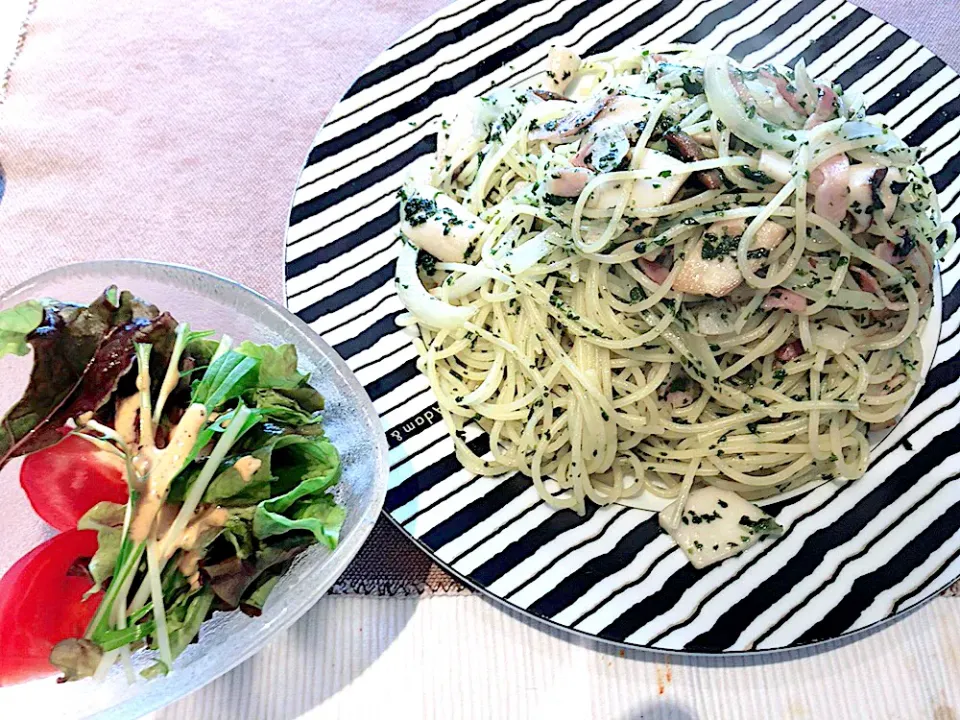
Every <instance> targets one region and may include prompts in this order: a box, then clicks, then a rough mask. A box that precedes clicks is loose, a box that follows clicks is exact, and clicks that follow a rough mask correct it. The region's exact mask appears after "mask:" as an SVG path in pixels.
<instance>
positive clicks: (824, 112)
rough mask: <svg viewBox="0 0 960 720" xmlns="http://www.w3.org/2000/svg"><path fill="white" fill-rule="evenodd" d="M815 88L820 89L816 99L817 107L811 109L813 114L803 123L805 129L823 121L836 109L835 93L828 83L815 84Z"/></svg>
mask: <svg viewBox="0 0 960 720" xmlns="http://www.w3.org/2000/svg"><path fill="white" fill-rule="evenodd" d="M817 90H819V91H820V97H819V98H818V100H817V107H816V109H815V110H814V111H813V115H811V116H810V117H809V118H808V119H807V123H806V125H805V127H806V129H807V130H809V129H810V128H815V127H816V126H817V125H822V124H823V123H825V122H826V121H827V120H829V119H830V116H831V115H833V112H834V110H835V109H836V105H837V94H836V93H835V92H834V91H833V88H832V87H830V86H829V85H824V84H820V85H817Z"/></svg>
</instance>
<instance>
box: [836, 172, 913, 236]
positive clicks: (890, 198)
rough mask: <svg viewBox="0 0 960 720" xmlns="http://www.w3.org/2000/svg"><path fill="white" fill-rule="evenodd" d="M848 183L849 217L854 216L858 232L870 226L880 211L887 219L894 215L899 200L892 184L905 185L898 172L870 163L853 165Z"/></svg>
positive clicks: (855, 230)
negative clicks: (876, 213) (874, 216)
mask: <svg viewBox="0 0 960 720" xmlns="http://www.w3.org/2000/svg"><path fill="white" fill-rule="evenodd" d="M849 182H850V214H851V215H853V219H854V228H853V231H854V232H855V233H861V232H863V231H865V230H866V229H867V228H868V227H870V224H871V223H872V222H873V213H874V211H875V210H880V211H881V212H882V213H883V217H884V219H885V220H889V219H890V218H891V217H892V216H893V211H894V210H896V209H897V199H898V198H897V195H896V194H895V193H894V192H893V190H891V189H890V185H891V183H901V182H903V175H902V174H901V173H900V171H899V170H898V169H896V168H885V167H881V166H880V165H873V164H871V163H864V164H862V165H851V166H850V175H849Z"/></svg>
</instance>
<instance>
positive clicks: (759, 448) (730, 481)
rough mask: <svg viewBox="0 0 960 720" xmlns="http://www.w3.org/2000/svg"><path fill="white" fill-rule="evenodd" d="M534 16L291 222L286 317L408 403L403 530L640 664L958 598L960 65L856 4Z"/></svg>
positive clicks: (708, 5) (418, 104)
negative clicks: (645, 650) (647, 654)
mask: <svg viewBox="0 0 960 720" xmlns="http://www.w3.org/2000/svg"><path fill="white" fill-rule="evenodd" d="M561 4H563V3H561ZM508 5H509V4H508V3H503V4H498V5H489V4H487V3H473V4H468V3H462V4H457V5H454V6H453V7H452V8H451V9H448V10H446V11H444V12H443V13H441V14H440V15H438V16H437V17H435V18H434V19H432V20H431V21H429V22H427V23H425V24H423V25H421V26H420V27H419V28H416V29H414V30H413V31H412V32H411V33H410V34H409V35H408V36H407V37H406V38H404V39H402V40H401V41H400V42H398V43H397V44H396V45H394V46H393V47H392V48H390V49H389V50H388V51H386V53H385V54H384V55H383V57H382V58H381V59H380V60H378V61H377V62H375V63H374V65H373V66H372V67H371V68H370V69H369V70H368V71H367V72H366V73H365V74H364V75H363V76H361V77H360V78H359V79H358V81H357V82H356V84H355V85H354V86H353V88H351V90H350V91H348V93H347V95H346V96H345V97H344V99H343V100H342V101H341V103H340V104H339V105H338V106H337V107H336V108H335V109H334V111H333V112H332V114H331V116H330V118H328V121H327V124H326V126H325V127H324V129H323V130H321V132H320V134H319V135H318V138H317V141H316V143H315V146H314V148H313V150H312V151H311V153H310V155H309V157H308V160H307V164H306V167H305V168H304V171H303V174H302V176H301V183H300V186H299V188H298V190H297V193H296V195H295V197H294V205H293V209H292V211H291V225H290V229H289V231H288V264H287V277H288V281H287V295H288V305H289V306H290V307H291V309H293V310H294V311H295V312H297V313H298V314H300V316H301V317H302V318H304V319H305V320H307V321H308V322H310V323H311V324H312V326H313V327H314V329H316V330H317V331H318V332H320V333H321V334H322V335H323V336H324V337H325V339H327V340H328V342H331V344H333V345H334V346H335V348H336V349H337V350H338V351H339V352H340V353H341V354H342V355H343V356H344V357H345V358H346V359H347V361H348V363H349V364H350V365H351V367H352V368H353V369H354V370H355V371H356V372H357V374H358V376H359V377H360V378H361V381H362V382H363V383H364V384H365V386H366V389H367V391H368V393H369V394H370V395H371V397H372V398H373V400H374V403H375V405H376V406H377V409H378V412H380V415H381V419H382V422H383V426H384V429H385V431H386V432H387V437H388V440H389V443H390V445H391V448H392V450H391V460H392V466H393V467H392V471H391V479H390V488H391V489H390V491H389V493H388V497H387V503H386V512H387V513H388V515H389V516H390V517H391V519H393V520H394V522H395V523H396V524H397V525H398V526H399V527H400V528H401V529H402V530H404V531H405V532H406V533H408V534H409V535H410V536H411V537H412V538H413V539H414V540H415V541H417V542H418V543H419V544H420V545H422V546H423V547H424V548H425V549H426V550H427V551H428V552H430V553H431V554H432V555H433V556H434V557H435V558H436V559H437V560H438V561H439V562H441V563H442V564H444V566H445V567H447V568H448V569H449V570H451V571H452V572H453V573H455V574H457V575H458V576H460V577H461V578H463V579H464V580H465V581H466V582H467V583H469V584H471V585H473V586H474V587H477V588H479V589H481V590H483V591H484V592H487V593H488V594H490V595H491V596H493V597H495V598H498V599H500V600H503V601H505V602H507V603H509V604H511V605H513V606H514V607H516V608H518V609H520V610H521V611H524V612H526V613H528V614H530V615H532V616H534V617H537V618H539V619H542V620H546V621H548V622H551V623H553V624H555V625H557V626H560V627H563V628H567V629H570V630H573V631H575V632H579V633H583V634H587V635H591V636H595V637H598V638H601V639H604V640H609V641H613V642H618V643H625V644H631V645H639V646H645V647H656V648H661V649H668V650H676V651H690V652H744V651H758V650H771V649H780V648H786V647H794V646H797V645H801V644H807V643H811V642H817V641H822V640H828V639H832V638H836V637H840V636H843V635H845V634H847V633H851V632H855V631H857V630H860V629H863V628H866V627H869V626H872V625H874V624H875V623H877V622H880V621H883V620H887V619H889V618H891V617H893V616H895V615H896V614H898V613H899V612H902V611H903V610H906V609H907V608H909V607H912V606H914V605H916V604H917V603H919V602H921V601H922V600H924V599H926V598H928V597H932V596H933V595H935V594H936V593H937V592H938V591H939V590H940V589H942V588H943V587H944V586H945V585H946V584H948V583H949V582H950V581H951V580H953V579H954V578H955V577H956V576H958V575H960V559H958V558H960V537H958V535H957V530H958V526H960V522H958V521H957V519H956V516H957V514H958V513H956V512H954V510H956V509H957V508H954V505H955V504H956V503H958V502H960V487H958V485H957V483H955V482H954V478H953V476H952V475H951V473H950V466H951V462H950V460H949V458H950V457H951V456H952V455H953V453H954V448H952V447H951V446H950V443H949V439H948V432H947V431H948V430H950V428H952V427H953V426H954V425H955V424H956V418H953V417H952V416H953V415H954V414H956V411H955V409H954V408H955V406H956V404H957V402H956V401H957V396H958V393H957V390H956V387H955V384H956V382H957V371H956V369H955V368H956V364H955V363H954V361H953V356H954V355H955V354H956V352H957V351H958V350H960V347H952V345H953V344H955V343H954V335H955V334H956V329H955V328H953V327H952V325H955V324H956V320H955V319H954V318H953V314H954V310H955V307H956V301H955V300H954V299H953V295H952V293H951V291H952V289H953V284H954V283H955V280H954V278H953V277H952V276H951V273H953V272H954V264H955V260H954V258H955V252H954V250H953V248H954V240H955V237H956V226H955V224H954V222H953V219H954V217H955V215H956V209H955V208H953V207H952V206H953V205H954V200H955V198H956V197H957V195H958V190H960V182H957V175H958V173H960V162H958V160H957V153H958V151H960V144H958V143H957V141H956V139H955V136H956V128H953V129H952V130H951V127H952V124H955V123H953V118H952V117H950V116H949V115H947V114H946V113H948V112H949V107H952V105H951V104H950V103H953V104H955V103H956V97H955V93H956V92H957V90H956V88H955V87H954V86H953V82H954V80H955V79H956V75H955V74H954V73H953V72H952V71H951V70H950V69H949V68H947V67H946V66H945V65H944V64H943V63H942V62H941V61H939V60H938V59H937V58H935V57H933V56H932V55H931V54H930V53H929V52H928V51H926V50H925V49H924V48H922V47H921V46H919V45H918V44H917V43H915V42H913V41H912V40H909V39H908V38H906V36H904V35H903V34H902V33H899V32H897V31H895V30H894V29H893V28H890V27H889V26H885V25H883V24H882V23H880V22H879V21H877V20H876V19H874V18H870V17H869V16H868V15H867V14H866V13H865V12H864V11H862V10H857V9H855V8H854V7H853V6H851V5H843V6H842V7H841V8H840V9H839V10H837V9H834V10H833V11H832V12H825V11H826V10H827V8H825V7H821V6H819V5H812V6H811V5H810V4H809V3H802V4H801V5H797V4H796V3H791V2H775V3H772V4H771V8H770V12H769V13H768V14H765V15H764V16H763V17H756V16H755V13H754V12H753V6H748V7H740V5H742V4H741V3H724V2H660V3H658V4H656V5H654V6H653V7H650V6H649V5H648V4H640V3H610V4H609V6H608V5H607V4H602V5H600V6H593V5H592V6H590V7H589V8H588V7H586V6H585V5H578V4H576V3H567V4H564V5H565V8H566V5H570V7H569V8H566V9H565V14H563V15H562V17H561V18H560V19H559V20H557V19H556V18H554V21H552V22H551V21H550V18H552V17H553V16H552V14H551V13H553V12H556V10H553V11H551V10H549V9H548V8H546V7H544V8H542V10H543V13H542V14H540V15H537V14H533V15H529V13H530V12H531V8H532V7H533V6H537V7H539V5H540V4H538V3H534V4H532V6H530V7H527V6H525V10H523V11H521V10H516V11H513V12H511V11H510V10H509V9H508V8H507V6H508ZM613 5H616V6H617V12H616V13H614V12H613V10H614V8H613ZM808 6H809V7H808ZM521 16H523V17H521ZM791 18H793V19H792V20H791ZM800 18H803V20H804V22H803V23H800V24H799V25H798V24H797V22H796V21H798V20H799V19H800ZM867 20H868V21H869V22H867V23H866V24H867V25H868V26H870V27H872V28H878V29H874V30H872V31H871V32H872V34H869V36H867V35H864V38H867V39H866V40H864V43H863V44H862V45H859V46H858V45H856V44H855V43H853V42H852V41H853V39H855V38H856V37H857V36H858V33H861V32H866V31H864V30H863V29H862V25H864V23H865V22H866V21H867ZM530 23H533V24H534V25H535V26H536V28H535V29H534V30H533V31H531V30H530V27H529V24H530ZM538 23H543V24H542V25H538ZM521 26H522V27H521ZM451 28H460V31H458V33H454V34H453V35H451V34H450V33H451V32H453V31H452V30H451ZM467 28H469V29H470V30H471V31H470V32H467V30H466V29H467ZM495 31H499V32H500V33H502V34H500V35H498V36H496V37H495V35H494V33H495ZM511 33H514V34H516V35H517V37H516V38H515V39H514V40H513V41H511V42H508V41H507V39H508V38H510V37H511ZM454 36H456V38H458V39H454ZM494 37H495V39H494ZM864 38H861V39H864ZM428 49H429V50H431V51H432V52H433V54H429V53H428V52H427V50H428ZM881 50H884V51H885V52H881ZM937 88H940V90H939V91H938V90H937ZM951 93H953V94H951Z"/></svg>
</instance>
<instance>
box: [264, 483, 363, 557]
mask: <svg viewBox="0 0 960 720" xmlns="http://www.w3.org/2000/svg"><path fill="white" fill-rule="evenodd" d="M271 503H272V501H270V500H265V501H264V502H262V503H260V504H259V505H258V506H257V513H256V515H254V516H253V532H254V534H255V535H256V536H257V537H258V538H261V539H264V538H268V537H271V536H274V535H283V534H284V533H288V532H292V531H295V530H305V531H307V532H310V533H312V534H313V536H314V537H315V538H316V539H317V542H319V543H323V544H324V545H326V546H327V547H328V548H330V549H331V550H333V549H334V548H336V547H337V542H339V540H340V530H341V529H342V528H343V520H344V517H346V512H345V511H344V509H343V508H342V507H341V506H340V505H337V502H336V500H334V498H333V496H332V495H329V494H326V495H317V496H313V497H311V498H310V499H309V500H302V501H299V502H296V503H294V504H293V505H291V506H290V507H288V508H287V511H286V514H281V513H279V512H274V511H272V510H271V509H270V506H271Z"/></svg>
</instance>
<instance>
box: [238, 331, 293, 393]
mask: <svg viewBox="0 0 960 720" xmlns="http://www.w3.org/2000/svg"><path fill="white" fill-rule="evenodd" d="M237 352H238V353H240V354H242V355H246V356H248V357H252V358H256V359H257V360H259V361H260V376H259V378H258V381H257V387H260V388H296V387H300V386H301V385H304V384H306V382H307V380H309V376H307V375H304V374H303V373H301V372H300V371H299V370H297V349H296V348H295V347H294V346H293V345H279V346H277V347H274V346H272V345H257V344H256V343H252V342H250V341H249V340H247V341H245V342H243V343H241V344H240V347H238V348H237Z"/></svg>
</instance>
